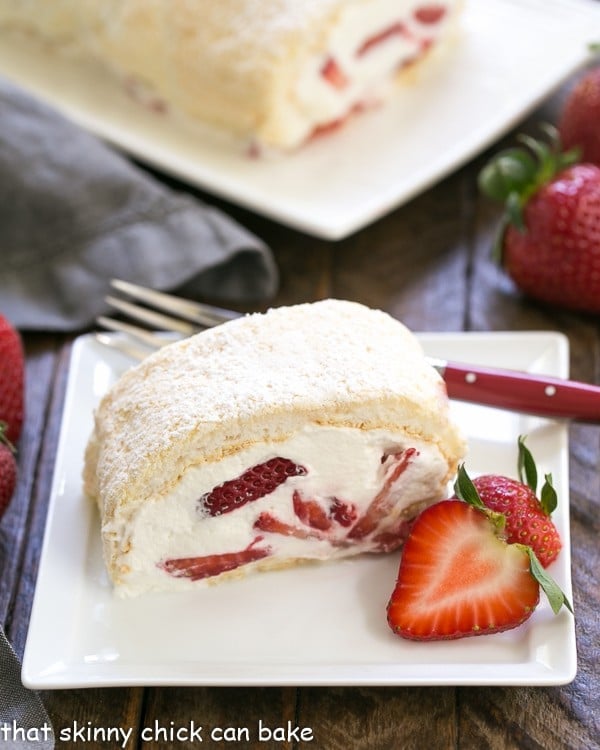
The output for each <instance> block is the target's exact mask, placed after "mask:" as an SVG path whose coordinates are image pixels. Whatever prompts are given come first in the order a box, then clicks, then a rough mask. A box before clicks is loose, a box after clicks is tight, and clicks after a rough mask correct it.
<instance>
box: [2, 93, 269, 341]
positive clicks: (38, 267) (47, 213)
mask: <svg viewBox="0 0 600 750" xmlns="http://www.w3.org/2000/svg"><path fill="white" fill-rule="evenodd" d="M113 277H119V278H123V279H125V280H128V281H133V282H136V283H139V284H142V285H145V286H151V287H153V288H156V289H162V290H178V291H180V292H181V289H182V288H183V289H185V294H186V296H191V297H195V298H197V299H202V298H204V299H206V298H209V299H213V300H216V301H218V302H219V303H220V304H222V305H226V304H234V303H237V304H243V303H246V302H261V301H265V300H268V299H269V298H270V297H272V295H273V294H274V293H275V292H276V289H277V284H278V275H277V269H276V266H275V263H274V260H273V257H272V255H271V253H270V251H269V249H268V248H267V247H266V246H265V245H264V243H263V242H262V241H261V240H259V239H258V238H257V237H255V236H254V235H252V234H251V233H250V232H248V231H247V230H245V229H244V228H243V227H241V226H240V225H239V224H237V223H236V222H234V221H233V220H232V219H231V218H229V217H228V216H226V215H225V214H223V213H222V212H221V211H219V210H217V209H216V208H214V207H210V206H208V205H205V204H203V203H201V202H200V201H198V200H196V199H195V198H193V197H191V196H189V195H186V194H183V193H177V192H175V191H173V190H170V189H169V188H167V187H166V186H165V185H163V184H162V183H160V182H159V181H158V180H155V179H153V178H152V177H151V176H150V175H149V174H148V173H146V172H145V171H143V170H142V169H141V168H138V167H137V166H135V165H134V164H133V163H132V162H131V161H129V160H128V159H127V158H126V157H125V156H123V155H122V154H120V153H119V152H118V151H116V150H114V149H112V148H110V147H109V146H108V145H107V144H106V143H104V142H103V141H101V140H99V139H97V138H95V137H94V136H92V135H91V134H89V133H88V132H86V131H84V130H83V129H81V128H79V127H77V126H76V125H74V124H73V123H71V122H70V121H69V120H67V119H66V118H64V117H63V116H62V115H60V114H59V113H57V112H56V111H55V110H54V109H52V108H51V107H49V106H47V105H46V104H44V103H42V102H40V101H38V100H37V99H36V98H34V97H32V96H30V95H29V94H27V93H25V92H24V91H23V90H21V89H20V88H18V87H16V86H15V85H13V84H12V83H10V82H8V81H6V80H3V79H1V78H0V312H2V313H3V314H4V315H5V316H6V317H7V318H8V319H9V320H11V322H12V323H13V325H15V326H17V327H18V328H21V329H34V330H58V331H71V330H78V329H81V328H84V327H87V326H89V325H91V324H92V323H93V321H94V318H95V317H96V316H97V315H98V314H99V313H101V312H104V311H105V309H106V307H105V304H104V303H103V301H102V300H103V297H104V295H105V294H106V293H107V291H108V280H109V279H111V278H113Z"/></svg>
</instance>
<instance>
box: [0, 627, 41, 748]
mask: <svg viewBox="0 0 600 750" xmlns="http://www.w3.org/2000/svg"><path fill="white" fill-rule="evenodd" d="M0 747H1V748H3V750H4V749H5V748H6V750H51V749H52V748H53V747H54V732H53V729H52V724H51V723H50V718H49V717H48V714H47V713H46V710H45V708H44V706H43V704H42V701H41V700H40V698H39V696H38V694H37V693H35V692H32V691H31V690H27V689H26V688H24V687H23V685H22V684H21V667H20V665H19V660H18V659H17V655H16V654H15V652H14V650H13V648H12V646H11V645H10V643H9V642H8V640H7V638H6V635H5V634H4V630H3V629H2V628H1V627H0Z"/></svg>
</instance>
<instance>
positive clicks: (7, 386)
mask: <svg viewBox="0 0 600 750" xmlns="http://www.w3.org/2000/svg"><path fill="white" fill-rule="evenodd" d="M24 377H25V375H24V361H23V346H22V344H21V339H20V337H19V334H18V333H17V331H16V330H15V329H14V328H13V327H12V326H11V324H10V323H9V322H8V320H6V318H4V317H3V316H2V315H0V421H3V422H6V425H7V427H6V437H7V438H8V440H10V442H11V443H14V444H16V443H17V441H18V439H19V435H20V434H21V426H22V424H23V384H24Z"/></svg>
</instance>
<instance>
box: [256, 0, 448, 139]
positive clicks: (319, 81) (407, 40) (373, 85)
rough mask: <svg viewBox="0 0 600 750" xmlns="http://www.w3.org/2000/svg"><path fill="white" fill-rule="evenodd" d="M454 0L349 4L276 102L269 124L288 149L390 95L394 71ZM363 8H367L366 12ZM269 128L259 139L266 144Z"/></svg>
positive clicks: (442, 25) (424, 44)
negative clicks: (321, 46) (320, 49)
mask: <svg viewBox="0 0 600 750" xmlns="http://www.w3.org/2000/svg"><path fill="white" fill-rule="evenodd" d="M456 6H457V2H456V0H446V1H445V2H427V0H417V1H416V2H415V0H409V2H404V3H399V2H397V1H395V0H372V2H370V3H368V6H367V5H366V4H364V3H349V4H348V5H347V7H345V8H344V10H343V11H342V13H341V14H340V17H339V19H338V22H337V24H336V26H335V27H334V29H333V32H332V34H331V36H330V39H329V44H328V47H327V51H326V52H325V53H322V54H319V55H315V56H314V57H313V58H312V60H311V61H310V62H309V64H308V65H306V67H305V68H304V70H303V71H302V74H301V76H300V78H299V79H298V80H297V81H295V82H294V83H293V89H292V90H290V91H289V92H288V93H287V96H286V97H285V98H283V99H282V100H281V101H280V104H279V107H278V109H277V111H276V113H275V116H274V117H273V122H274V125H275V127H276V129H277V130H278V131H279V133H280V134H282V133H285V140H286V144H283V145H287V147H290V148H291V147H294V146H297V145H299V144H301V143H302V142H303V141H305V140H307V139H308V138H309V137H310V136H311V135H312V134H313V133H315V132H318V130H319V129H320V128H326V127H327V126H330V125H334V124H337V123H338V122H341V121H342V120H343V119H344V118H345V117H347V116H348V115H349V114H350V113H351V112H352V111H353V110H354V109H356V108H357V107H361V108H362V107H369V106H373V105H374V104H376V103H377V102H378V101H381V100H383V99H384V98H385V97H387V96H389V94H390V92H391V91H392V88H393V87H392V84H393V81H394V79H395V76H396V74H397V72H398V71H399V70H401V69H402V68H404V67H405V66H407V65H409V64H410V63H412V62H414V61H416V60H418V59H419V58H420V57H421V56H422V55H423V54H424V53H425V52H426V51H427V50H428V49H429V48H430V47H431V46H432V45H433V44H434V43H436V42H437V41H438V40H439V39H440V37H441V36H442V35H445V33H446V30H447V26H448V24H449V23H450V22H451V19H452V18H453V17H454V9H455V7H456ZM367 7H368V10H366V9H367ZM268 131H269V127H268V125H267V127H266V128H265V132H264V134H263V135H264V138H265V140H266V141H269V140H270V138H269V132H268Z"/></svg>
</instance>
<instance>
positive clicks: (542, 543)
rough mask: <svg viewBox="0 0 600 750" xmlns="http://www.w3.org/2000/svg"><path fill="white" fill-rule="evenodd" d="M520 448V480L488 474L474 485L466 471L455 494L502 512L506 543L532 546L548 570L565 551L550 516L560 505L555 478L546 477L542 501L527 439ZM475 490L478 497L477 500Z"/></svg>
mask: <svg viewBox="0 0 600 750" xmlns="http://www.w3.org/2000/svg"><path fill="white" fill-rule="evenodd" d="M518 445H519V459H518V472H519V480H517V479H512V478H511V477H506V476H502V475H499V474H485V475H483V476H479V477H476V478H475V479H474V480H473V481H472V482H471V480H470V479H469V478H468V476H467V475H466V474H465V472H464V469H463V470H461V471H459V474H458V478H457V481H456V485H455V491H456V494H457V496H458V497H461V498H463V499H466V500H468V501H469V502H471V503H472V504H473V505H478V504H479V502H481V503H483V505H484V506H485V507H486V508H489V509H490V510H493V511H496V512H498V513H502V515H503V516H504V518H505V528H504V536H505V538H506V541H507V542H509V543H510V544H525V545H527V546H529V547H531V549H532V550H533V551H534V553H535V555H536V557H537V558H538V560H539V561H540V564H541V565H542V566H543V567H544V568H547V567H548V565H550V563H552V562H554V560H556V558H557V557H558V554H559V552H560V550H561V549H562V541H561V538H560V534H559V532H558V529H557V528H556V526H555V525H554V523H553V521H552V519H551V517H550V516H551V514H552V512H553V511H554V509H555V508H556V504H557V497H556V491H555V490H554V487H553V486H552V476H551V475H550V474H546V475H545V482H544V485H543V487H542V490H541V493H540V499H538V497H537V495H536V491H537V483H538V479H537V469H536V465H535V461H534V459H533V456H532V455H531V452H530V451H529V449H528V448H527V446H526V445H525V438H524V437H519V442H518ZM473 488H475V490H476V494H477V495H478V497H473Z"/></svg>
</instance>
